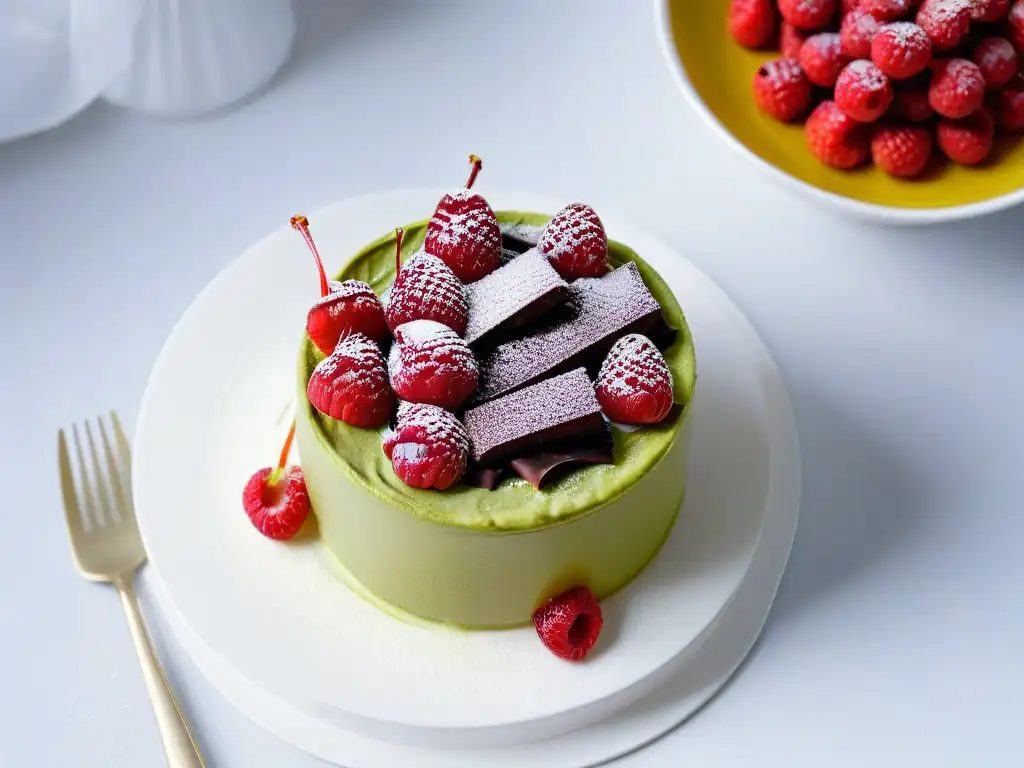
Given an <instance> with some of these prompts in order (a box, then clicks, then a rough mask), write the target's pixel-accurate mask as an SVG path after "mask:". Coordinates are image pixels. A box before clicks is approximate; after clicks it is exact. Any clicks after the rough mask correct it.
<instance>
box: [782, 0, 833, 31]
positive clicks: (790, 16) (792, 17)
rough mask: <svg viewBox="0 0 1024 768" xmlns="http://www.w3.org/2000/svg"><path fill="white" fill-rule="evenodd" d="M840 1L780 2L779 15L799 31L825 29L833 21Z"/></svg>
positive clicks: (794, 0) (802, 0)
mask: <svg viewBox="0 0 1024 768" xmlns="http://www.w3.org/2000/svg"><path fill="white" fill-rule="evenodd" d="M838 7H839V0H779V13H781V14H782V18H784V19H785V20H786V21H788V22H789V23H790V24H792V25H793V26H794V27H796V28H797V29H807V30H817V29H824V28H825V26H826V25H827V24H828V23H829V22H830V21H831V20H832V16H833V15H834V14H835V12H836V9H837V8H838Z"/></svg>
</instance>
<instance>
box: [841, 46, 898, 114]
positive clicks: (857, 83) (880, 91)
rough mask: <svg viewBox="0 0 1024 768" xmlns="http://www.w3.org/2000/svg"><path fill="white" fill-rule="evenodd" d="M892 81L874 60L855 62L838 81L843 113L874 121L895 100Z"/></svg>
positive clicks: (844, 71) (843, 72)
mask: <svg viewBox="0 0 1024 768" xmlns="http://www.w3.org/2000/svg"><path fill="white" fill-rule="evenodd" d="M892 97H893V90H892V83H891V82H890V81H889V78H888V77H886V75H885V73H884V72H882V70H880V69H879V68H878V67H876V66H875V65H874V64H873V63H871V62H870V61H867V60H865V59H860V60H858V61H854V62H851V63H850V64H848V65H847V67H846V68H845V69H844V70H843V71H842V72H840V73H839V79H838V80H836V94H835V100H836V104H837V105H838V106H839V108H840V109H841V110H843V112H845V113H846V114H847V115H849V116H850V117H852V118H853V119H854V120H858V121H860V122H862V123H873V122H874V121H875V120H877V119H878V118H880V117H881V116H882V115H884V114H885V110H887V109H888V108H889V105H890V104H891V103H892Z"/></svg>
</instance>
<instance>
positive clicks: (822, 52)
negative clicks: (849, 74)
mask: <svg viewBox="0 0 1024 768" xmlns="http://www.w3.org/2000/svg"><path fill="white" fill-rule="evenodd" d="M846 63H847V61H846V57H845V56H843V51H842V47H841V45H840V43H839V35H838V34H837V33H835V32H819V33H818V34H816V35H812V36H811V37H809V38H807V40H806V41H804V44H803V46H802V47H801V48H800V66H801V67H802V68H803V70H804V74H806V75H807V79H808V80H810V81H811V82H812V83H814V84H815V85H820V86H822V87H824V88H831V87H832V86H833V85H835V84H836V78H837V77H839V73H840V72H842V71H843V67H845V66H846Z"/></svg>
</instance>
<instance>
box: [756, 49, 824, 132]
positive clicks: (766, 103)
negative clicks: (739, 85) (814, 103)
mask: <svg viewBox="0 0 1024 768" xmlns="http://www.w3.org/2000/svg"><path fill="white" fill-rule="evenodd" d="M754 102H755V103H756V104H757V107H758V109H760V110H761V111H762V112H764V113H765V114H766V115H769V116H770V117H774V118H775V119H776V120H781V121H783V122H788V121H790V120H794V119H796V118H797V117H799V116H800V115H801V114H803V112H804V110H805V109H807V105H808V104H810V103H811V81H810V80H808V79H807V76H806V75H805V74H804V71H803V69H801V67H800V63H799V62H798V61H797V60H796V59H777V60H775V61H769V62H768V63H767V64H762V65H761V66H760V67H758V70H757V72H756V73H755V74H754Z"/></svg>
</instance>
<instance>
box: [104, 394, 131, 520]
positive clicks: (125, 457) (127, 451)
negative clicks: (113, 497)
mask: <svg viewBox="0 0 1024 768" xmlns="http://www.w3.org/2000/svg"><path fill="white" fill-rule="evenodd" d="M110 421H111V423H112V424H113V427H114V441H115V442H116V443H117V453H118V457H119V458H120V459H121V466H122V467H124V477H123V478H122V484H123V485H122V489H123V491H124V499H125V507H126V509H127V510H128V515H129V517H131V518H133V519H134V517H135V498H134V497H133V496H132V449H131V447H130V446H129V445H128V438H127V437H125V435H124V429H122V428H121V420H120V419H119V418H118V417H117V411H111V412H110Z"/></svg>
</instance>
